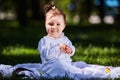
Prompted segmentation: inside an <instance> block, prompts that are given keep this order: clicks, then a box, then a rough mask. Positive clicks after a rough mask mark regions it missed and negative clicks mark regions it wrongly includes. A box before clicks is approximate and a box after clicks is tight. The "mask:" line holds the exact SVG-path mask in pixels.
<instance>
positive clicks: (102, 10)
mask: <svg viewBox="0 0 120 80" xmlns="http://www.w3.org/2000/svg"><path fill="white" fill-rule="evenodd" d="M104 8H105V2H104V0H100V6H99V16H100V18H101V23H104V21H103V19H104V15H105V10H104Z"/></svg>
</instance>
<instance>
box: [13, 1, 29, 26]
mask: <svg viewBox="0 0 120 80" xmlns="http://www.w3.org/2000/svg"><path fill="white" fill-rule="evenodd" d="M14 1H15V6H16V15H17V20H18V22H19V24H20V26H21V27H23V26H26V25H27V0H14Z"/></svg>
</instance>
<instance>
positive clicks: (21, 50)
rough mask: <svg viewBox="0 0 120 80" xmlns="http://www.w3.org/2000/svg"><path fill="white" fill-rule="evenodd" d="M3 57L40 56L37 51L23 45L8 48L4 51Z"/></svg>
mask: <svg viewBox="0 0 120 80" xmlns="http://www.w3.org/2000/svg"><path fill="white" fill-rule="evenodd" d="M2 54H3V55H32V54H38V51H37V49H33V48H29V47H25V46H23V45H21V46H20V45H17V46H7V47H5V48H4V49H3V51H2Z"/></svg>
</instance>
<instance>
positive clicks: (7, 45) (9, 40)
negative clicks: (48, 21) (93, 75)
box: [0, 0, 120, 66]
mask: <svg viewBox="0 0 120 80" xmlns="http://www.w3.org/2000/svg"><path fill="white" fill-rule="evenodd" d="M49 1H51V0H0V64H8V65H16V64H20V63H40V62H41V60H40V53H39V52H38V50H37V46H38V42H39V40H40V39H41V38H42V37H43V36H45V35H46V31H45V27H44V13H43V5H44V4H45V3H47V2H49ZM54 1H55V4H56V7H58V8H60V9H62V10H63V11H64V12H65V14H66V17H67V26H66V29H65V30H64V33H65V35H66V36H68V38H69V39H70V40H71V41H72V43H73V45H74V46H75V47H76V52H75V55H74V56H73V57H72V59H73V61H85V62H87V63H89V64H100V65H106V66H108V65H109V66H120V0H54Z"/></svg>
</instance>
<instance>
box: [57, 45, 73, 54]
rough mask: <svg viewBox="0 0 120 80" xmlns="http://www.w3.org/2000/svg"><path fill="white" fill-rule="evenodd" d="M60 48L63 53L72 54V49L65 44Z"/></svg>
mask: <svg viewBox="0 0 120 80" xmlns="http://www.w3.org/2000/svg"><path fill="white" fill-rule="evenodd" d="M59 48H60V50H61V51H63V52H65V53H66V54H71V53H72V49H71V48H70V47H69V46H68V45H66V44H65V43H63V44H60V45H59Z"/></svg>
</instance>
